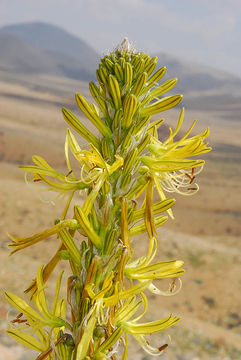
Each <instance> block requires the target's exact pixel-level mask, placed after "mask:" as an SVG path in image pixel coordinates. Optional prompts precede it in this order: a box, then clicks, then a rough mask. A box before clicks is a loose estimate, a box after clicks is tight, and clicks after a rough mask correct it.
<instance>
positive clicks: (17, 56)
mask: <svg viewBox="0 0 241 360" xmlns="http://www.w3.org/2000/svg"><path fill="white" fill-rule="evenodd" d="M240 19H241V2H240V1H239V0H213V1H206V0H196V1H191V0H189V1H188V0H182V1H179V0H169V1H162V0H116V1H111V0H102V1H97V0H89V1H87V0H78V1H77V0H68V1H67V0H42V1H39V2H35V1H32V0H11V2H10V1H9V0H1V1H0V174H1V176H0V262H1V268H0V286H1V293H0V331H1V335H0V359H1V360H2V359H4V360H5V359H7V360H10V359H14V360H21V359H22V360H23V359H33V358H34V355H33V354H32V353H31V351H25V350H24V349H23V348H22V347H20V346H18V345H17V344H16V343H15V342H14V341H12V340H11V339H10V338H9V337H7V336H6V335H5V330H6V327H7V321H8V320H7V317H8V311H9V309H10V307H9V306H8V304H7V303H6V302H5V300H4V298H3V289H8V290H9V291H13V292H16V293H18V294H19V295H20V294H21V292H22V290H23V289H25V288H26V286H27V285H28V284H29V282H30V281H31V279H32V278H33V277H34V274H35V272H36V270H37V268H38V266H39V265H40V264H42V263H45V262H47V261H48V259H49V258H50V256H51V252H52V251H54V250H55V249H56V246H57V245H56V243H55V242H56V240H55V239H50V240H49V241H48V242H47V243H44V244H39V245H36V246H35V247H32V248H30V249H27V250H26V251H25V252H23V253H21V254H20V253H19V254H16V255H14V256H13V257H11V258H9V257H8V254H9V250H8V247H7V245H8V243H9V240H8V238H7V234H6V232H7V231H8V232H10V233H12V234H15V235H18V236H25V235H28V234H32V233H36V232H39V231H41V230H43V229H44V228H47V227H48V226H50V225H52V224H53V221H54V219H55V218H56V217H58V215H59V214H60V213H61V211H62V208H63V203H61V201H60V200H56V199H54V198H53V196H51V195H50V194H48V193H45V192H43V191H42V190H43V189H42V186H41V184H28V185H27V184H26V183H25V182H24V173H23V172H22V171H21V170H19V169H18V165H20V164H30V163H31V156H32V155H34V154H38V155H41V156H43V157H44V158H45V159H47V160H48V161H49V163H50V164H51V165H53V166H54V167H55V168H57V169H60V170H62V171H65V170H66V166H65V160H64V140H65V134H66V128H67V125H66V123H65V122H64V119H63V118H62V116H61V107H62V106H66V107H68V108H70V109H71V110H73V111H74V112H75V113H76V115H78V116H79V118H80V119H81V120H82V121H83V122H84V123H85V124H87V125H88V121H87V120H86V119H85V118H84V117H83V116H82V114H81V112H80V111H79V110H78V109H77V107H76V105H75V102H74V94H75V92H76V91H78V92H80V93H82V94H84V95H85V96H87V97H88V96H89V95H88V81H90V80H93V81H95V79H96V78H95V69H96V67H97V65H98V62H99V59H100V57H101V56H102V55H104V54H107V53H108V52H109V51H111V50H113V49H114V48H115V47H116V46H117V45H118V44H119V43H121V42H122V40H123V38H124V36H127V37H128V38H129V40H130V41H131V42H132V43H133V44H134V46H135V48H136V49H137V51H145V52H149V53H150V55H152V56H158V58H159V66H164V65H165V66H167V73H166V75H165V79H164V80H167V79H168V78H172V77H178V79H179V81H178V84H177V86H176V87H175V88H174V90H173V93H182V94H184V100H183V105H184V106H185V109H186V113H185V121H184V124H183V128H182V131H183V132H184V131H187V130H188V128H189V127H190V125H191V123H192V121H193V120H194V119H198V122H197V125H196V127H195V129H194V133H195V132H196V133H198V132H200V131H204V130H205V129H206V127H210V130H211V136H210V139H209V142H210V143H211V145H212V147H213V151H212V152H211V153H208V154H207V155H205V159H206V161H207V163H206V166H205V168H204V170H203V172H202V173H201V174H200V175H199V178H198V179H197V181H198V183H199V185H200V191H199V193H198V194H196V195H194V196H193V197H180V196H177V203H176V205H175V208H174V215H175V221H172V220H169V222H168V223H167V224H165V225H164V227H163V228H161V229H160V231H158V238H159V239H158V241H159V253H158V256H159V259H160V260H174V259H183V260H184V261H185V269H186V274H185V276H184V277H183V288H182V291H181V292H180V293H179V294H178V295H176V296H174V297H171V298H170V297H169V298H159V297H158V298H156V297H155V296H151V299H150V300H151V301H150V303H151V306H150V309H149V312H148V314H147V315H146V318H147V320H149V321H150V320H153V319H155V318H156V317H158V318H161V317H162V316H163V315H166V314H169V313H170V312H173V313H174V314H175V315H180V316H181V318H182V320H181V321H180V322H179V324H178V325H177V326H175V327H174V328H173V329H170V330H168V332H165V333H163V334H160V335H159V336H158V337H157V339H154V341H156V342H157V344H158V343H161V344H162V343H163V340H164V341H166V340H167V335H168V334H170V335H171V337H172V343H171V346H170V347H169V350H168V351H167V352H166V354H165V355H164V356H163V359H165V360H208V359H214V360H219V359H220V360H239V359H241V314H240V294H241V272H240V263H241V244H240V235H241V225H240V218H241V205H240V193H241V182H240V175H241V151H240V150H241V140H240V139H241V62H240V58H241V47H240V43H241V20H240ZM179 111H180V107H179V108H177V109H174V110H170V111H168V112H166V113H163V117H164V119H165V122H164V125H163V128H161V130H160V133H161V135H162V136H166V134H167V127H169V126H172V127H174V126H175V124H176V121H177V119H178V114H179ZM162 131H163V132H162ZM78 139H79V142H80V144H81V145H83V146H85V144H84V142H83V140H82V139H81V138H80V137H79V138H78ZM53 199H54V202H53V201H52V200H53ZM76 201H79V202H80V203H81V201H82V200H81V198H79V199H76ZM140 240H141V242H140V241H139V240H136V247H137V248H138V249H137V251H138V252H139V253H141V252H142V250H143V249H142V248H144V247H145V244H144V243H143V241H144V240H143V239H140ZM143 251H144V250H143ZM55 280H56V274H55V275H54V276H53V277H52V279H51V281H53V282H54V281H55ZM51 281H50V284H51ZM158 285H159V286H160V287H162V288H165V287H166V286H167V284H166V283H165V282H164V283H162V282H161V283H159V284H158ZM49 293H51V286H50V288H49ZM12 314H13V312H12V311H11V315H12ZM132 354H133V355H132V357H131V355H130V358H135V359H141V360H146V359H149V358H150V357H149V356H148V355H146V354H144V353H143V352H142V350H141V349H140V348H139V344H138V343H133V344H132Z"/></svg>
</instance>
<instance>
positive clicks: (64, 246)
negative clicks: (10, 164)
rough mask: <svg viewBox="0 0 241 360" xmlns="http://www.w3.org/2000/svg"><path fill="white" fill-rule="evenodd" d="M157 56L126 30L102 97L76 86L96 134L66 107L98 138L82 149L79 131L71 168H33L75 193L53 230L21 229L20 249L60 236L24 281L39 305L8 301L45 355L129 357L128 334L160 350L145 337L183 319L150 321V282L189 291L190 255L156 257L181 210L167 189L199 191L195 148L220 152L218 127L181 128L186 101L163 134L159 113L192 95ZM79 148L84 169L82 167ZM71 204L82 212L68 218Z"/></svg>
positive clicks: (37, 162) (71, 147)
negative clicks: (137, 245) (142, 245)
mask: <svg viewBox="0 0 241 360" xmlns="http://www.w3.org/2000/svg"><path fill="white" fill-rule="evenodd" d="M157 60H158V59H157V57H153V58H151V57H150V56H149V55H147V54H146V53H139V52H136V51H135V50H134V49H133V48H132V47H131V46H130V44H129V42H128V40H127V39H125V40H124V42H123V43H122V45H121V46H119V47H118V48H117V49H116V50H115V51H113V52H112V53H110V54H109V55H108V56H104V57H103V58H102V59H101V61H100V64H99V67H98V69H97V72H96V75H97V80H98V82H96V83H94V82H90V84H89V90H90V94H91V95H92V97H93V99H94V101H95V103H93V104H92V103H91V102H89V100H87V99H86V98H85V97H83V96H82V95H80V94H78V93H77V94H76V102H77V104H78V106H79V108H80V110H81V112H82V113H83V114H84V115H85V117H86V118H87V119H88V120H89V121H91V123H92V124H93V125H94V126H95V128H96V131H95V132H94V133H92V132H91V131H90V130H89V129H88V126H86V125H84V124H83V123H82V122H81V121H80V120H79V119H78V118H77V116H76V115H74V114H73V113H72V112H71V111H70V110H68V109H65V108H64V109H63V115H64V118H65V120H66V121H67V123H68V124H69V125H70V126H71V128H72V129H73V130H74V131H75V132H77V133H78V134H79V135H81V136H82V138H84V139H85V141H87V142H88V148H87V149H86V146H85V149H82V148H81V146H80V145H79V143H78V141H77V139H76V138H75V136H74V134H73V133H72V132H71V130H70V129H68V130H67V136H66V142H65V158H66V164H67V170H66V174H62V173H60V172H58V171H56V170H54V168H52V167H51V166H50V165H49V164H48V163H47V162H46V161H45V160H44V159H43V158H41V157H39V156H34V157H33V162H34V165H30V166H23V167H22V169H23V170H25V171H27V172H29V173H31V174H32V175H33V181H38V182H39V181H41V182H42V183H45V184H46V185H47V186H48V187H49V190H51V191H55V192H57V193H58V194H59V195H63V196H64V197H66V198H67V201H66V206H65V208H64V209H63V213H62V216H61V218H60V219H55V220H54V224H53V226H52V227H51V228H49V229H47V230H44V231H42V232H40V233H38V234H34V235H32V236H29V237H14V236H11V235H10V237H11V239H12V243H11V244H10V247H11V248H12V253H15V252H18V251H19V250H22V249H24V248H26V247H28V246H31V245H34V244H36V243H38V242H40V241H43V240H44V239H46V238H48V237H49V236H53V235H56V239H57V242H58V246H57V249H56V253H55V254H53V256H52V258H50V260H49V262H48V263H47V264H46V265H44V266H41V268H40V269H39V271H38V274H37V277H36V279H35V280H34V281H33V282H32V283H31V284H30V285H29V287H28V288H27V289H26V290H25V292H26V293H30V294H31V300H32V301H33V305H32V306H30V305H28V304H27V303H26V302H25V301H24V300H23V299H21V298H19V297H18V296H16V295H14V294H12V293H9V292H6V298H7V299H8V301H9V302H10V303H11V304H12V305H13V306H14V307H15V308H16V309H18V311H19V312H20V315H19V316H18V317H17V318H16V319H15V320H14V321H13V322H12V324H13V325H12V327H11V328H10V329H9V330H8V333H9V335H11V336H13V337H14V338H15V339H17V340H18V341H19V342H20V343H22V344H23V345H25V346H28V347H30V348H32V349H34V350H36V351H37V352H39V355H38V356H37V358H36V359H38V360H40V359H49V360H51V359H56V358H57V359H61V360H84V359H96V360H100V359H117V358H121V359H122V360H125V359H127V357H128V337H129V335H132V336H133V337H135V338H136V339H137V341H138V342H139V344H140V345H141V346H142V347H143V349H144V350H145V351H147V352H148V353H149V354H152V355H159V354H160V353H161V352H162V351H163V350H164V349H165V348H166V347H167V346H168V344H160V346H159V347H153V346H151V345H150V344H149V342H148V341H147V340H146V336H148V335H151V334H153V333H157V332H159V331H162V330H164V329H166V328H168V327H170V326H172V325H174V324H175V323H176V322H177V321H178V320H179V317H176V316H173V315H170V316H169V317H167V318H164V319H161V320H156V321H152V322H147V323H145V322H144V323H142V322H140V319H141V317H142V316H143V315H144V314H145V312H146V310H147V297H146V295H145V292H146V291H150V292H152V293H154V294H156V295H164V296H169V295H173V294H175V293H176V292H178V291H179V290H180V287H181V280H180V279H179V277H180V276H181V275H182V274H183V273H184V270H183V269H182V264H183V262H182V261H181V260H172V261H161V262H154V257H155V255H156V251H157V231H156V229H157V228H158V227H160V226H162V225H163V224H164V223H165V222H166V221H167V220H168V217H173V213H172V210H171V208H172V206H173V205H174V203H175V200H174V199H173V198H166V193H167V192H178V193H182V194H184V195H189V194H192V193H195V192H196V191H197V190H198V186H197V185H196V184H195V183H194V178H195V176H196V174H197V173H198V172H199V171H200V170H201V168H202V166H203V164H204V161H203V160H200V159H198V160H195V159H192V157H193V156H196V155H200V154H203V153H205V152H207V151H209V150H210V148H209V147H208V145H207V143H205V139H206V137H207V136H208V134H209V130H206V131H205V132H204V133H202V134H200V135H195V136H193V137H189V135H190V132H191V131H192V128H193V126H194V124H193V125H192V126H191V128H190V129H189V130H188V131H187V132H186V133H185V134H182V135H181V136H180V135H179V134H178V132H179V130H180V128H181V125H182V122H183V119H184V110H183V109H182V110H181V112H180V116H179V119H178V122H177V125H176V127H175V128H174V129H171V128H170V135H169V137H168V138H167V139H166V140H165V141H163V140H162V141H160V140H159V138H158V129H159V127H160V126H161V124H162V122H163V119H155V120H153V121H151V117H152V115H155V114H159V113H162V112H164V111H166V110H168V109H171V108H173V107H174V106H176V105H178V104H179V103H180V101H181V99H182V96H181V95H169V96H165V95H164V94H165V93H166V92H168V91H170V90H172V89H173V87H174V86H175V84H176V82H177V79H176V78H175V79H170V80H167V81H165V82H163V83H160V81H161V79H162V78H163V76H164V75H165V73H166V68H165V67H162V68H160V69H156V66H157ZM160 131H161V129H160ZM177 134H178V140H176V135H177ZM70 153H71V157H72V159H71V158H70V156H69V155H70ZM73 158H75V161H77V163H78V167H79V171H78V175H76V174H75V171H74V170H73V168H72V165H71V161H73ZM70 160H71V161H70ZM197 169H199V170H197ZM79 192H80V193H81V196H83V195H85V198H84V201H83V203H82V205H73V201H74V199H76V196H79ZM74 195H75V196H74ZM157 196H158V197H159V198H158V199H157V200H156V201H154V199H156V197H157ZM78 204H80V201H78ZM72 205H73V214H74V215H73V217H72V218H68V213H69V212H70V209H71V208H72ZM144 233H146V234H147V238H148V239H149V240H148V241H149V245H148V247H147V248H148V250H147V254H143V255H142V256H141V257H140V258H136V256H134V254H133V248H132V241H133V238H134V237H135V236H137V235H139V234H144ZM136 241H140V239H138V237H137V238H136ZM60 261H68V262H69V264H70V269H71V274H69V277H68V282H67V286H66V288H67V295H66V299H62V298H59V291H60V286H61V278H62V273H61V274H60V276H59V278H58V281H57V285H56V293H55V297H54V302H53V305H52V307H51V308H50V306H49V305H48V304H47V299H46V295H45V291H44V288H45V286H46V285H45V284H46V282H47V280H48V278H49V277H50V275H51V274H52V272H53V271H54V270H55V268H56V266H57V264H58V263H59V262H60ZM56 270H57V269H56ZM163 278H170V279H172V280H171V284H170V288H169V289H168V290H166V291H164V290H160V289H158V288H157V287H156V286H155V285H154V284H153V281H154V280H155V279H163ZM22 323H23V324H24V325H23V324H22ZM20 324H21V325H20ZM120 354H122V355H120ZM130 358H131V355H130Z"/></svg>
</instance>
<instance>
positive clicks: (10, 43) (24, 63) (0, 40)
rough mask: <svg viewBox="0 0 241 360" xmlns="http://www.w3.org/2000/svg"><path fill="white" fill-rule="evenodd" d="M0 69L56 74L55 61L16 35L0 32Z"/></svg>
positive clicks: (57, 72)
mask: <svg viewBox="0 0 241 360" xmlns="http://www.w3.org/2000/svg"><path fill="white" fill-rule="evenodd" d="M0 49H1V50H0V69H2V70H9V71H13V72H28V73H47V74H48V73H50V74H55V75H58V74H59V71H58V70H57V68H56V64H55V61H53V59H52V58H51V56H48V54H45V53H43V52H42V51H41V50H40V49H38V48H34V47H32V46H30V45H28V44H26V43H25V42H23V41H22V40H20V39H19V38H17V37H16V36H13V35H9V34H7V33H6V34H5V33H2V32H0Z"/></svg>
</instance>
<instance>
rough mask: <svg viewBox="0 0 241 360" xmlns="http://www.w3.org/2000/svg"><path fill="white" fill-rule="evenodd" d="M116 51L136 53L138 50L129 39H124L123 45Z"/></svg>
mask: <svg viewBox="0 0 241 360" xmlns="http://www.w3.org/2000/svg"><path fill="white" fill-rule="evenodd" d="M116 50H118V51H121V52H122V51H124V52H129V53H134V52H136V49H135V48H134V46H133V44H132V43H130V42H129V40H128V38H127V37H124V39H123V41H122V43H121V44H120V45H118V46H117V48H116Z"/></svg>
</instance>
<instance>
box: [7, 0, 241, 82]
mask: <svg viewBox="0 0 241 360" xmlns="http://www.w3.org/2000/svg"><path fill="white" fill-rule="evenodd" d="M32 21H42V22H46V23H51V24H55V25H59V26H61V27H62V28H64V29H65V30H67V31H69V32H70V33H72V34H75V35H77V36H79V37H80V38H82V39H83V40H85V41H86V42H88V43H89V44H90V45H91V46H92V47H93V48H95V49H96V50H97V51H98V52H99V53H100V54H103V53H106V52H108V51H109V50H112V49H113V48H115V46H116V45H117V44H118V43H120V42H121V41H122V39H123V38H124V37H125V36H127V37H128V38H129V40H130V41H131V42H133V43H134V45H135V48H136V49H137V50H138V51H139V50H140V51H142V50H143V51H147V52H151V53H154V54H155V53H158V52H160V51H162V52H165V53H168V54H171V55H175V56H177V57H179V58H182V59H184V60H188V61H191V62H197V63H199V64H204V65H209V66H211V67H213V68H216V69H220V70H224V71H228V72H231V73H233V74H237V75H238V76H241V60H240V59H241V46H240V45H241V0H40V1H37V0H0V26H4V25H9V24H16V23H22V22H32Z"/></svg>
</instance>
